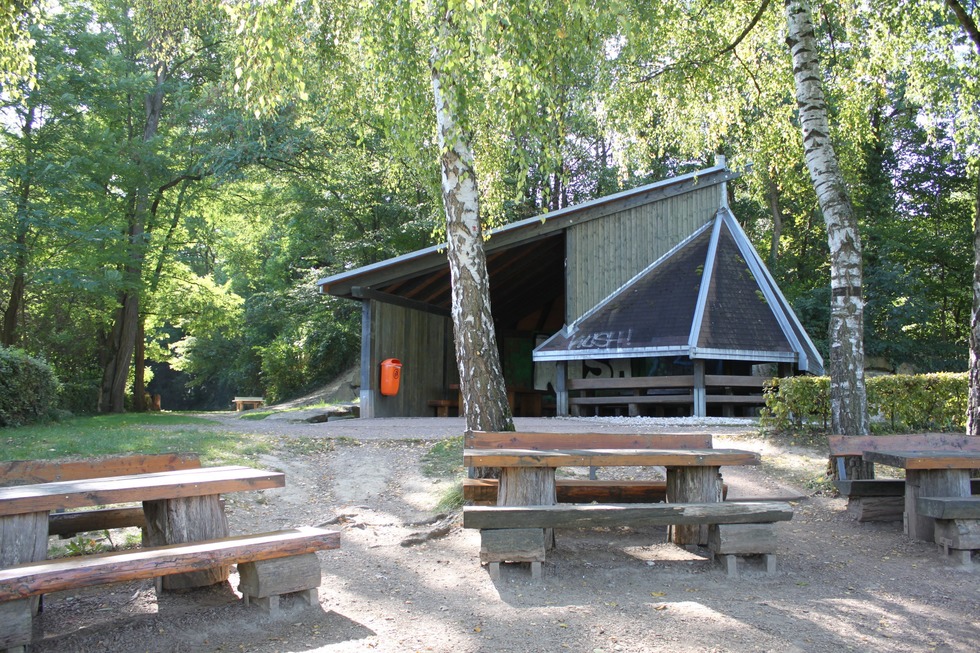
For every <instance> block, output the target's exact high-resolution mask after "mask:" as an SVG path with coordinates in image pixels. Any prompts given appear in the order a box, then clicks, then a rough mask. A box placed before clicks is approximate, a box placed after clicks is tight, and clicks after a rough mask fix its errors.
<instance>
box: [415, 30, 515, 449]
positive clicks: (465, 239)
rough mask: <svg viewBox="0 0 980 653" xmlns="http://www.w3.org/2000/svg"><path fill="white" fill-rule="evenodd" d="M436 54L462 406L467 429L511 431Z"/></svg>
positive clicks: (474, 215)
mask: <svg viewBox="0 0 980 653" xmlns="http://www.w3.org/2000/svg"><path fill="white" fill-rule="evenodd" d="M440 60H441V59H440V53H439V52H438V50H437V49H436V48H434V49H433V55H432V61H431V65H432V92H433V96H434V98H435V109H436V128H437V135H438V142H439V151H440V153H441V166H440V167H441V171H442V198H443V204H444V205H445V209H446V236H447V238H448V241H449V273H450V279H451V282H452V316H453V330H454V333H455V345H456V364H457V366H458V368H459V382H460V392H461V394H462V398H463V405H462V406H461V408H462V411H463V414H464V415H465V416H466V428H467V430H477V431H513V430H514V422H513V419H512V418H511V413H510V407H509V406H508V404H507V390H506V387H505V385H504V375H503V369H502V367H501V364H500V353H499V351H498V350H497V337H496V334H495V332H494V325H493V315H492V314H491V312H490V278H489V275H488V274H487V260H486V255H485V253H484V251H483V232H482V227H481V225H480V203H479V190H478V188H477V183H476V174H475V171H474V168H473V154H472V152H471V151H470V149H469V145H468V143H467V141H466V139H465V138H464V136H463V134H462V130H461V129H460V128H459V125H458V123H457V119H456V108H455V103H454V100H453V98H454V97H455V96H454V94H455V92H456V89H455V88H454V87H453V80H452V78H451V75H447V76H446V80H448V82H449V83H448V88H447V89H444V88H443V84H444V79H443V76H442V74H441V73H440V70H439V62H440Z"/></svg>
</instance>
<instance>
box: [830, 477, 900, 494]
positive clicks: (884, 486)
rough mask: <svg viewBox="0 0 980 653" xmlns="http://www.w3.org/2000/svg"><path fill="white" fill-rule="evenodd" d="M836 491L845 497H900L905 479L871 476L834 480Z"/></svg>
mask: <svg viewBox="0 0 980 653" xmlns="http://www.w3.org/2000/svg"><path fill="white" fill-rule="evenodd" d="M834 485H835V486H837V491H838V492H840V493H841V496H845V497H902V496H905V480H904V479H900V478H897V479H892V478H871V479H859V480H852V481H834Z"/></svg>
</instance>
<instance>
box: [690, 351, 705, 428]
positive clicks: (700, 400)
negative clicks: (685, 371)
mask: <svg viewBox="0 0 980 653" xmlns="http://www.w3.org/2000/svg"><path fill="white" fill-rule="evenodd" d="M706 395H707V391H706V389H705V386H704V361H703V360H700V359H695V360H694V408H693V411H694V416H695V417H705V416H706V415H707V414H708V404H707V400H706Z"/></svg>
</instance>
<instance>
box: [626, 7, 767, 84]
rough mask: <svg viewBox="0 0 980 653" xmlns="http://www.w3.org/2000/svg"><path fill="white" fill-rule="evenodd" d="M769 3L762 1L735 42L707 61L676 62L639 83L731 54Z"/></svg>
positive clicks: (752, 27)
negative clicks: (676, 69)
mask: <svg viewBox="0 0 980 653" xmlns="http://www.w3.org/2000/svg"><path fill="white" fill-rule="evenodd" d="M770 2H771V0H762V6H760V7H759V9H758V10H757V11H756V12H755V15H754V16H752V20H751V21H749V24H748V25H747V26H746V27H745V29H743V30H742V33H741V34H739V35H738V36H737V37H735V40H734V41H732V42H731V43H729V44H728V45H726V46H725V47H723V48H722V49H721V50H719V51H718V52H716V53H715V54H713V55H712V56H710V57H708V58H707V59H689V60H686V61H678V62H677V63H674V64H668V65H666V66H664V67H663V68H661V69H660V70H658V71H656V72H654V73H652V74H650V75H647V76H646V77H644V78H642V79H640V81H641V82H649V81H653V80H654V79H656V78H657V77H660V76H661V75H663V74H664V73H666V72H668V71H670V70H673V69H674V68H683V67H687V66H693V67H695V68H700V67H701V66H704V65H706V64H709V63H711V62H713V61H715V60H717V59H719V58H720V57H722V56H723V55H726V54H728V53H729V52H732V51H733V50H735V48H737V47H738V46H739V45H740V44H741V43H742V41H744V40H745V37H747V36H748V35H749V33H751V32H752V30H753V29H755V26H756V25H758V24H759V21H760V20H761V19H762V15H763V14H764V13H766V9H768V8H769V4H770Z"/></svg>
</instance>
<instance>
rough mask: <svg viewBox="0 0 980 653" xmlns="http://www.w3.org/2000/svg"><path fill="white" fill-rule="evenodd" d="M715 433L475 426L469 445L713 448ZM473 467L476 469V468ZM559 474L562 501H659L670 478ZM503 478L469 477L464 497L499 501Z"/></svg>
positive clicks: (465, 442)
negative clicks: (488, 428)
mask: <svg viewBox="0 0 980 653" xmlns="http://www.w3.org/2000/svg"><path fill="white" fill-rule="evenodd" d="M711 442H712V436H711V434H710V433H683V434H675V433H507V432H489V431H469V432H467V433H466V434H465V436H464V438H463V446H464V448H465V449H532V450H539V451H541V450H556V449H710V448H711ZM471 471H472V470H471ZM595 476H596V471H595V469H594V468H593V469H590V470H589V477H590V478H589V479H588V480H583V479H557V480H556V482H555V485H556V488H555V489H556V495H557V496H556V499H557V501H558V502H559V503H590V502H592V501H598V502H599V503H653V502H657V501H664V500H665V498H666V496H667V482H666V481H619V480H617V481H606V480H598V479H596V478H595ZM498 488H499V481H497V480H496V479H477V478H467V479H465V480H464V481H463V498H464V499H465V500H468V501H481V502H482V501H494V502H496V500H497V490H498Z"/></svg>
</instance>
